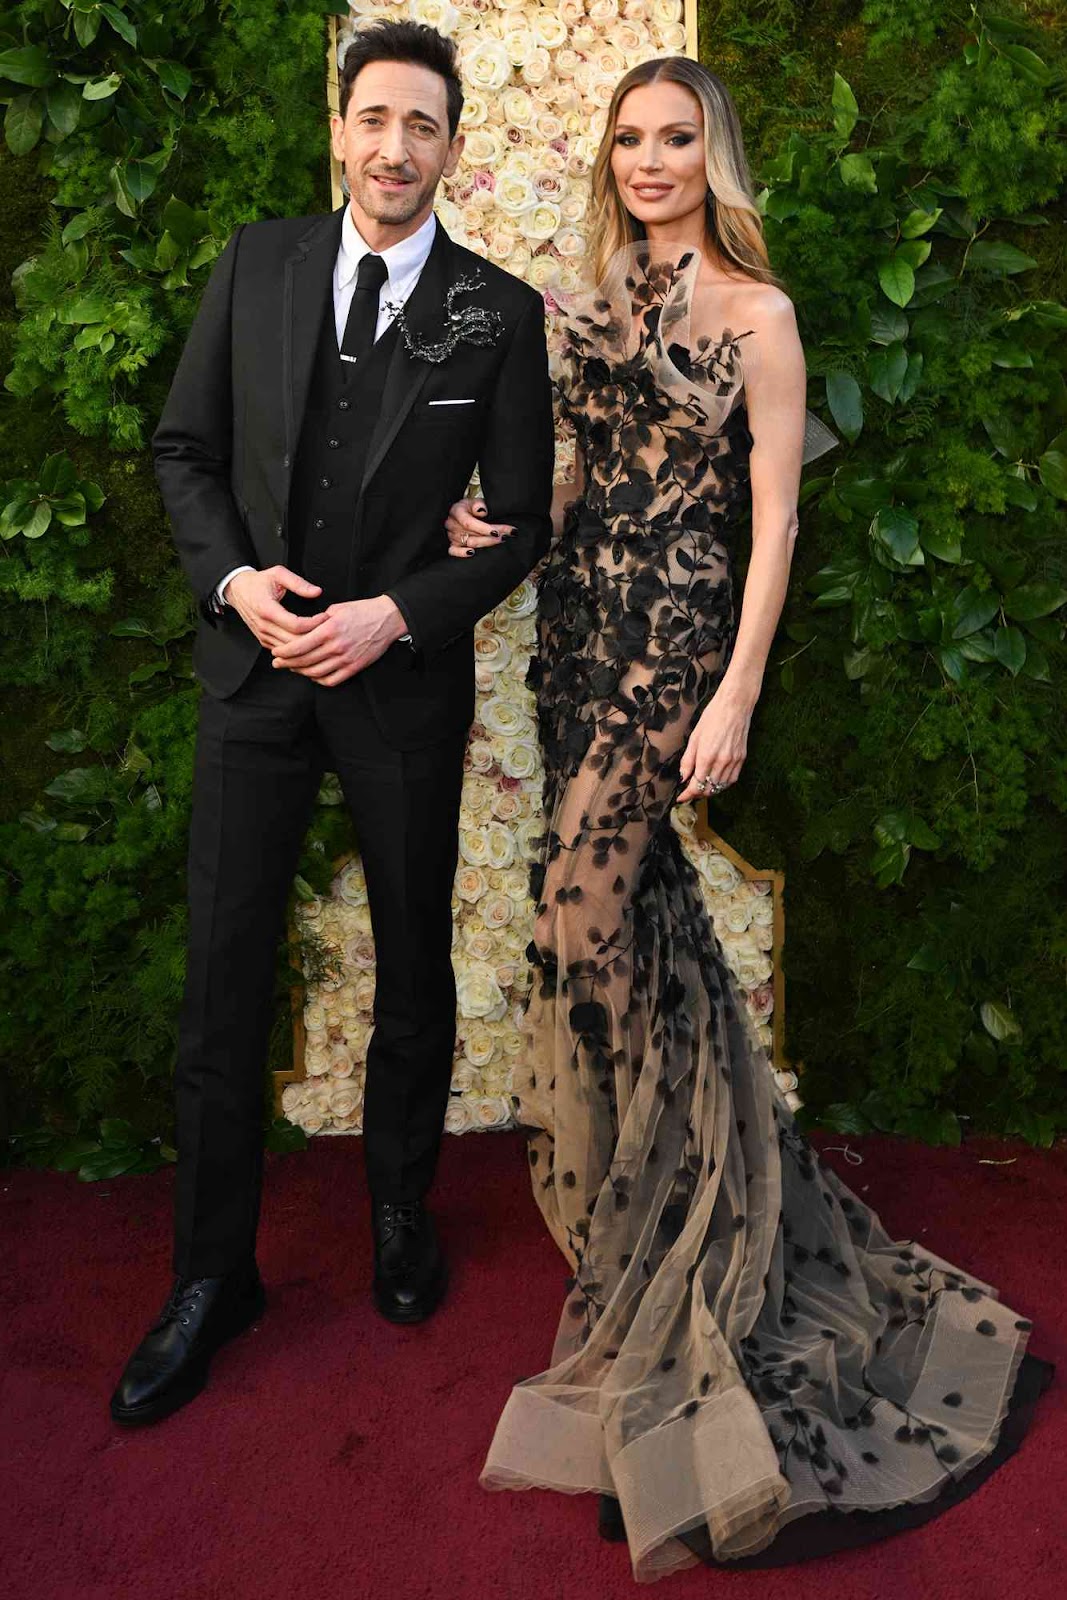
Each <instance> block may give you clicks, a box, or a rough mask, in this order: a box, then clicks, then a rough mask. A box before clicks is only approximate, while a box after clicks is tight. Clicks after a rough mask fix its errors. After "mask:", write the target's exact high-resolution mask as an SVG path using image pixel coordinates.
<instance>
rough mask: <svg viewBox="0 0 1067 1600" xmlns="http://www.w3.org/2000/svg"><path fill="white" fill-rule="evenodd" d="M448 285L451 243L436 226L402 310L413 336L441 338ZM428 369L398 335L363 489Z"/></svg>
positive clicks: (399, 424)
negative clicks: (417, 276)
mask: <svg viewBox="0 0 1067 1600" xmlns="http://www.w3.org/2000/svg"><path fill="white" fill-rule="evenodd" d="M451 282H452V241H451V239H450V238H449V237H448V234H447V233H446V232H445V230H444V228H442V226H441V224H440V223H438V224H437V232H436V233H435V235H434V241H433V245H432V246H431V248H430V254H429V255H428V256H427V258H426V265H425V266H424V267H423V269H422V272H421V273H420V274H419V281H418V283H417V284H416V285H415V288H414V289H413V291H412V293H411V295H410V296H409V298H408V301H407V304H406V305H405V307H404V319H405V321H406V322H407V324H408V326H409V328H410V329H411V331H412V333H413V334H414V335H416V336H422V337H423V338H435V337H436V338H439V337H440V329H441V326H442V324H443V322H444V310H445V294H446V293H447V291H448V287H449V285H450V284H451ZM431 368H432V363H431V362H429V361H420V360H419V359H418V358H417V357H415V356H410V355H409V354H408V352H407V349H406V347H405V345H404V338H403V335H402V334H401V335H400V336H399V337H398V339H397V341H396V345H395V346H394V349H393V354H392V357H391V359H390V362H389V371H388V373H387V374H386V379H385V388H384V390H383V393H382V407H381V411H380V412H379V414H378V420H377V422H376V423H375V427H374V432H373V434H372V435H371V441H370V445H369V447H368V449H367V461H366V466H365V467H364V469H363V485H362V487H363V488H364V489H366V487H367V485H368V483H369V482H370V480H371V478H372V477H373V476H374V474H375V473H376V472H377V470H378V468H379V467H380V466H381V464H382V461H383V460H384V459H385V455H386V452H387V451H388V449H389V446H390V445H391V444H392V442H393V440H394V439H395V438H396V436H397V433H398V432H399V431H400V428H401V425H402V424H403V422H404V419H405V417H406V416H407V414H408V412H409V411H410V410H411V408H412V406H413V405H414V404H415V400H416V398H417V397H418V393H419V390H420V389H421V388H422V386H423V384H424V383H425V382H426V379H427V378H428V377H429V375H430V371H431Z"/></svg>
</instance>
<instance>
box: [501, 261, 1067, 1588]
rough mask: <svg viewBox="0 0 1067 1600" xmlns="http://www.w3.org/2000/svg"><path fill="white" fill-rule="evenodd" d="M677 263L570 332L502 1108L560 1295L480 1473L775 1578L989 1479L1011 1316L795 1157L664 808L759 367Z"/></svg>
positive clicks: (1013, 1340) (722, 597)
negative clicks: (540, 776) (514, 1033)
mask: <svg viewBox="0 0 1067 1600" xmlns="http://www.w3.org/2000/svg"><path fill="white" fill-rule="evenodd" d="M698 266H699V262H698V260H697V258H695V257H694V256H688V257H686V256H681V257H679V258H678V259H676V260H667V261H657V262H653V261H652V260H651V259H650V258H649V253H648V249H647V247H644V246H635V247H633V248H631V249H630V250H628V251H626V252H624V253H622V254H621V255H620V256H619V257H617V258H616V259H615V261H614V262H613V271H612V275H611V277H610V278H609V280H608V281H607V282H606V283H605V284H604V285H603V286H601V288H600V289H599V290H598V291H597V292H596V293H595V294H594V295H592V296H590V297H588V298H587V299H576V300H575V301H573V302H572V303H570V304H569V305H568V307H567V309H566V312H565V316H564V336H565V348H564V351H563V355H562V364H561V378H560V382H559V394H560V401H561V404H562V406H563V409H564V411H565V413H566V414H567V415H568V416H569V417H570V419H571V420H572V421H573V423H574V426H575V429H576V431H577V436H578V441H579V443H580V446H581V449H582V453H583V456H584V460H585V464H586V472H587V482H586V485H585V488H584V491H583V494H582V496H581V498H580V499H579V500H578V501H577V502H576V503H575V504H574V505H573V506H572V507H571V508H570V510H569V513H568V518H567V521H566V524H565V527H564V530H563V534H562V537H561V539H560V541H559V543H558V545H557V547H556V548H555V550H554V551H553V553H552V554H551V556H550V557H549V560H548V563H547V564H546V567H545V569H544V570H543V573H542V576H541V578H540V582H539V616H538V625H539V653H538V656H537V658H535V661H534V663H533V666H532V669H531V681H532V683H533V685H534V687H535V689H536V692H537V699H538V713H539V722H540V734H541V740H542V745H543V751H544V760H545V795H544V798H545V814H546V819H547V833H546V835H545V839H544V843H543V850H542V853H541V859H540V860H539V861H538V862H537V863H536V864H535V866H534V868H533V880H534V882H533V888H534V897H535V900H536V902H537V915H536V923H535V930H534V947H535V949H536V959H535V965H536V968H537V970H536V972H535V985H534V992H533V996H532V999H531V1002H530V1005H529V1008H528V1013H527V1028H528V1034H529V1055H528V1056H527V1057H526V1058H525V1061H526V1062H527V1063H528V1066H527V1065H524V1066H523V1067H522V1068H520V1069H518V1070H517V1071H516V1075H515V1078H516V1082H515V1097H516V1109H517V1115H518V1118H519V1121H520V1123H522V1124H523V1125H524V1126H525V1127H526V1128H527V1129H528V1130H529V1160H530V1171H531V1175H532V1180H533V1188H534V1193H535V1195H536V1198H537V1201H538V1203H539V1205H540V1207H541V1210H542V1212H543V1214H544V1218H545V1221H546V1223H547V1225H548V1227H549V1229H550V1230H551V1232H552V1234H553V1236H554V1237H555V1239H556V1241H557V1242H558V1244H559V1246H560V1248H561V1250H562V1251H563V1252H564V1254H565V1255H566V1257H567V1258H568V1261H569V1262H570V1264H571V1270H572V1273H573V1276H572V1277H571V1278H570V1279H568V1293H567V1296H566V1300H565V1304H564V1307H563V1312H562V1317H561V1320H560V1324H559V1329H558V1333H557V1336H556V1342H555V1348H554V1350H553V1352H552V1358H551V1365H550V1367H549V1369H548V1370H547V1371H545V1372H542V1373H540V1374H539V1375H538V1376H536V1377H532V1378H528V1379H526V1380H525V1381H523V1382H521V1383H519V1384H517V1385H516V1387H515V1388H514V1389H513V1391H512V1394H511V1396H510V1399H509V1400H508V1403H507V1405H506V1407H505V1410H504V1413H503V1415H502V1417H501V1419H500V1422H499V1424H498V1427H497V1430H496V1434H495V1437H494V1439H493V1443H492V1447H491V1450H490V1452H489V1456H488V1460H487V1462H486V1465H485V1468H484V1472H483V1475H482V1483H483V1484H484V1485H485V1486H486V1487H490V1488H515V1489H517V1488H526V1487H532V1486H542V1487H549V1488H554V1489H557V1490H562V1491H564V1492H568V1493H573V1492H578V1491H582V1490H593V1491H600V1492H601V1493H603V1494H606V1495H610V1496H613V1497H617V1500H618V1502H619V1506H620V1507H621V1514H622V1521H623V1522H624V1524H625V1534H626V1537H627V1539H628V1541H629V1545H630V1553H631V1557H632V1561H633V1566H634V1572H635V1576H636V1577H637V1578H639V1579H650V1578H655V1577H658V1576H660V1575H662V1574H664V1573H666V1572H668V1571H670V1570H671V1569H673V1568H675V1567H678V1566H681V1565H686V1564H689V1563H692V1562H694V1561H696V1560H698V1559H704V1560H706V1561H709V1562H719V1561H722V1562H736V1561H737V1560H739V1559H741V1560H743V1559H745V1558H753V1557H757V1558H759V1553H760V1552H766V1556H765V1557H764V1558H760V1559H759V1560H758V1564H761V1565H762V1564H769V1563H770V1562H772V1561H774V1560H776V1559H787V1558H788V1559H800V1558H802V1557H803V1556H805V1555H810V1554H813V1553H817V1552H818V1551H819V1550H821V1549H829V1548H834V1547H835V1544H836V1545H840V1544H841V1543H855V1542H859V1540H860V1539H862V1538H864V1537H876V1536H880V1535H881V1534H884V1533H885V1532H890V1531H893V1530H894V1529H895V1528H896V1527H898V1526H906V1525H908V1522H909V1518H908V1516H907V1513H908V1512H909V1511H911V1512H913V1513H914V1512H915V1511H916V1510H917V1509H918V1508H921V1507H925V1508H926V1514H930V1512H931V1511H933V1510H937V1509H940V1508H941V1507H942V1506H943V1505H946V1504H948V1503H949V1501H950V1499H951V1498H952V1490H953V1487H954V1486H955V1485H958V1484H961V1483H962V1482H963V1480H964V1479H965V1478H966V1475H967V1474H969V1473H972V1474H973V1472H974V1469H976V1468H977V1467H978V1464H979V1463H982V1462H983V1461H987V1470H990V1463H989V1462H988V1460H987V1458H990V1457H991V1456H992V1455H993V1452H994V1450H995V1447H996V1446H997V1444H998V1437H999V1436H1000V1435H1001V1433H1002V1432H1006V1431H1007V1430H1005V1429H1003V1428H1002V1424H1003V1423H1004V1421H1005V1418H1006V1417H1008V1415H1009V1409H1010V1403H1011V1401H1012V1395H1013V1389H1014V1387H1015V1385H1016V1380H1017V1377H1018V1375H1019V1369H1020V1366H1021V1364H1022V1363H1023V1360H1024V1350H1025V1346H1026V1343H1027V1338H1028V1333H1029V1329H1030V1323H1029V1322H1028V1321H1027V1320H1026V1319H1025V1318H1024V1317H1022V1316H1020V1315H1018V1314H1017V1313H1016V1312H1015V1311H1013V1310H1011V1309H1010V1308H1008V1307H1007V1306H1005V1305H1003V1304H1002V1303H1000V1301H999V1300H998V1298H997V1293H996V1290H995V1289H993V1288H992V1287H990V1285H988V1284H986V1283H983V1282H982V1281H981V1280H980V1279H978V1278H975V1277H974V1276H972V1275H971V1274H970V1273H968V1272H966V1271H964V1270H962V1269H961V1268H959V1267H955V1266H953V1265H951V1264H950V1263H949V1262H947V1261H943V1260H942V1259H941V1258H940V1257H938V1256H936V1255H934V1254H933V1253H932V1252H931V1251H930V1250H928V1249H926V1248H925V1247H924V1248H919V1247H918V1246H916V1245H914V1244H909V1243H904V1242H899V1241H894V1240H893V1239H891V1238H890V1237H889V1235H888V1234H887V1233H886V1231H885V1229H884V1228H883V1227H882V1225H881V1223H880V1222H879V1220H878V1218H877V1216H875V1215H874V1213H873V1212H872V1211H871V1210H870V1209H869V1208H868V1207H867V1206H866V1205H865V1204H864V1203H863V1202H862V1201H861V1200H859V1199H858V1198H857V1197H856V1196H855V1195H854V1194H852V1193H851V1192H850V1191H849V1190H848V1189H847V1188H846V1187H845V1185H844V1184H843V1183H842V1182H840V1180H839V1179H838V1178H837V1177H836V1176H835V1175H834V1173H833V1172H832V1171H830V1170H828V1169H826V1168H824V1167H822V1166H821V1165H820V1163H819V1162H818V1160H817V1158H816V1157H815V1155H814V1153H813V1151H812V1149H811V1147H810V1146H809V1144H808V1143H807V1141H806V1140H805V1139H804V1138H803V1137H802V1136H801V1135H800V1134H799V1133H798V1132H797V1131H796V1129H795V1127H794V1119H793V1116H792V1114H791V1113H790V1111H789V1109H788V1107H787V1106H786V1104H785V1101H784V1099H783V1097H782V1095H781V1094H780V1093H779V1091H778V1089H777V1087H776V1085H775V1082H774V1077H773V1074H772V1072H771V1070H770V1067H769V1063H768V1060H767V1057H766V1054H765V1052H764V1050H763V1048H762V1046H761V1045H760V1044H759V1042H758V1039H757V1037H756V1035H755V1031H754V1027H753V1025H752V1023H751V1021H750V1020H749V1016H748V1012H747V1008H746V1006H745V1003H744V999H743V997H742V995H741V994H740V992H739V990H738V988H737V986H736V983H735V981H734V979H733V977H732V975H731V973H730V972H729V971H728V969H727V967H726V966H725V964H724V961H723V959H722V954H721V951H720V948H719V945H718V943H717V940H716V937H715V933H714V929H713V928H712V926H711V925H710V922H709V919H708V916H707V913H706V911H705V908H704V904H703V901H702V899H701V894H700V890H699V886H698V880H697V878H696V874H695V872H694V870H693V869H692V867H691V866H690V865H689V864H688V862H687V861H686V859H685V857H684V856H683V854H682V852H681V849H680V847H679V843H678V839H677V836H676V834H675V832H674V830H673V828H672V826H671V823H670V815H669V814H670V808H671V805H672V802H673V800H674V797H675V796H676V794H677V793H678V791H679V787H680V783H679V771H678V769H679V761H680V757H681V754H682V752H683V750H684V748H685V744H686V741H687V739H688V736H689V733H690V730H691V729H692V727H693V725H694V723H695V721H696V719H697V717H698V716H699V714H700V712H701V711H702V709H703V708H704V706H705V705H706V704H707V702H708V700H709V698H710V697H711V695H712V694H713V692H714V690H715V687H716V684H717V683H718V681H719V679H720V677H721V675H722V673H723V670H724V668H725V666H726V663H727V661H728V659H729V656H730V651H731V647H732V642H733V638H734V631H735V627H736V616H737V609H738V607H737V597H736V595H735V593H734V587H733V581H732V562H731V553H732V546H733V543H734V539H735V533H734V530H735V525H736V523H737V519H738V515H739V512H740V510H741V507H742V502H743V498H744V496H745V494H746V491H747V473H748V455H749V449H750V446H751V444H752V437H751V434H750V433H749V430H748V427H747V419H746V410H745V396H744V374H745V368H746V363H749V364H751V362H752V360H753V359H754V358H758V352H757V351H756V350H755V348H754V335H753V334H752V333H751V331H750V330H747V329H745V328H740V327H739V328H737V329H731V328H730V327H725V326H723V324H722V320H721V316H720V318H719V319H718V326H716V317H715V308H714V304H713V303H705V299H704V297H703V296H702V297H701V298H700V299H696V298H695V286H696V273H697V269H698ZM695 304H696V305H697V306H698V307H700V308H701V309H700V313H699V316H696V315H694V305H695ZM1027 1360H1028V1362H1029V1363H1030V1367H1031V1369H1032V1370H1031V1374H1030V1376H1031V1389H1033V1390H1034V1391H1035V1392H1036V1389H1039V1388H1040V1387H1041V1386H1042V1385H1043V1383H1044V1382H1046V1381H1047V1378H1048V1375H1049V1374H1048V1369H1045V1368H1044V1364H1043V1363H1036V1362H1033V1358H1027ZM1037 1369H1041V1370H1040V1372H1038V1370H1037ZM1021 1387H1022V1385H1020V1388H1021ZM1018 1398H1019V1397H1018V1395H1016V1397H1015V1399H1016V1404H1018ZM1001 1444H1002V1447H1006V1441H1001ZM992 1464H993V1465H995V1461H993V1462H992ZM969 1487H970V1485H967V1488H968V1489H969ZM964 1492H967V1489H965V1490H964ZM957 1497H958V1495H957ZM892 1508H897V1511H896V1513H894V1514H893V1515H891V1516H889V1518H888V1521H887V1518H886V1515H885V1513H888V1512H891V1511H892ZM848 1512H863V1513H883V1515H882V1516H881V1517H879V1516H877V1515H876V1516H870V1515H868V1516H867V1517H866V1518H864V1517H863V1516H859V1517H847V1516H842V1515H841V1513H848ZM819 1513H822V1514H824V1515H816V1514H819ZM827 1513H828V1514H829V1515H825V1514H827ZM800 1518H803V1519H805V1521H804V1523H803V1525H802V1526H803V1529H804V1530H805V1537H804V1538H803V1539H802V1540H801V1541H799V1542H798V1541H797V1540H796V1538H795V1537H794V1539H793V1540H792V1542H791V1544H790V1541H789V1540H787V1539H786V1538H785V1537H784V1535H783V1530H784V1529H786V1527H787V1525H789V1524H792V1523H793V1522H794V1521H795V1519H800ZM910 1520H912V1521H914V1520H922V1517H921V1515H918V1516H916V1515H912V1516H911V1518H910ZM830 1523H834V1524H835V1525H836V1526H837V1527H840V1526H841V1525H842V1524H849V1527H848V1528H847V1529H846V1530H844V1531H843V1533H842V1534H841V1535H840V1536H837V1537H836V1539H835V1531H834V1529H829V1528H828V1524H830ZM817 1527H818V1528H820V1529H821V1534H822V1535H824V1534H825V1533H826V1532H829V1535H830V1537H829V1539H827V1538H825V1537H824V1536H821V1534H818V1533H817V1534H816V1537H815V1538H814V1539H812V1538H811V1537H809V1535H810V1533H811V1530H813V1529H815V1528H817ZM790 1531H791V1532H795V1530H792V1529H791V1530H790ZM787 1545H788V1546H789V1548H788V1550H787V1549H786V1547H787ZM782 1552H784V1553H782Z"/></svg>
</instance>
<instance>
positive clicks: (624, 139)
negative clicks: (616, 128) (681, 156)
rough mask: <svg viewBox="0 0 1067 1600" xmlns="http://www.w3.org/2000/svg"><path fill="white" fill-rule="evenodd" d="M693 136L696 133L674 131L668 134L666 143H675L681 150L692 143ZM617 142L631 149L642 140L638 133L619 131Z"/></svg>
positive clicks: (616, 136)
mask: <svg viewBox="0 0 1067 1600" xmlns="http://www.w3.org/2000/svg"><path fill="white" fill-rule="evenodd" d="M693 138H694V135H693V134H691V133H672V134H670V135H668V138H667V140H666V143H667V144H671V145H674V146H675V148H676V149H678V150H680V149H682V147H683V146H684V145H687V144H692V142H693ZM615 143H616V144H619V145H622V146H623V147H624V149H627V150H629V149H632V148H633V146H634V145H635V144H639V143H640V140H639V139H638V137H637V135H636V133H617V134H616V135H615Z"/></svg>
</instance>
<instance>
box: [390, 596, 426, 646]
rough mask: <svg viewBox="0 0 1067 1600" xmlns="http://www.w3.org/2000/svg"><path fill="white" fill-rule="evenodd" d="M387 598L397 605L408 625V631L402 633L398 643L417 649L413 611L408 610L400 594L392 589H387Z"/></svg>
mask: <svg viewBox="0 0 1067 1600" xmlns="http://www.w3.org/2000/svg"><path fill="white" fill-rule="evenodd" d="M385 598H386V599H387V600H391V601H392V602H393V604H394V606H396V609H397V610H398V611H399V612H400V615H401V616H402V617H403V619H404V621H405V622H406V623H407V626H408V631H407V633H402V634H401V635H400V637H399V639H398V640H397V641H396V642H397V644H406V645H407V646H408V648H409V650H417V649H418V648H419V646H418V643H417V642H416V634H415V628H414V624H413V623H412V620H411V612H410V611H409V610H408V608H407V606H406V605H405V604H404V602H403V600H401V598H400V596H399V595H398V594H394V593H393V592H392V590H390V589H387V590H386V592H385Z"/></svg>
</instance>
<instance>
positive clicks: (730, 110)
mask: <svg viewBox="0 0 1067 1600" xmlns="http://www.w3.org/2000/svg"><path fill="white" fill-rule="evenodd" d="M649 83H678V84H681V85H682V87H683V88H686V89H688V90H689V91H690V92H691V93H692V94H694V95H695V96H696V98H697V100H698V101H699V103H700V108H701V111H702V112H703V114H704V161H705V167H706V170H707V175H708V197H707V202H706V213H707V217H706V220H707V236H708V239H709V241H710V243H711V244H712V245H713V246H714V247H715V249H716V250H717V252H718V254H719V255H720V257H721V258H722V261H723V263H724V265H725V266H726V268H727V270H728V271H729V270H731V269H736V270H737V271H738V272H740V273H743V274H744V275H745V276H746V277H749V278H755V279H756V280H757V281H758V282H759V283H773V284H778V279H777V278H776V276H775V274H774V272H773V271H772V270H771V264H770V260H769V257H768V255H767V246H766V244H765V242H764V238H763V221H762V218H761V217H760V214H759V211H758V210H757V209H756V202H755V199H754V197H753V194H752V180H751V178H750V177H749V171H748V158H747V157H746V155H745V146H744V140H743V139H742V137H741V124H740V122H739V121H738V117H737V111H736V109H735V108H734V103H733V101H732V100H731V99H730V95H729V91H728V90H727V88H726V85H725V84H724V83H723V82H722V80H721V79H720V78H717V77H716V76H715V74H714V73H713V72H709V71H708V69H707V67H702V66H701V65H700V63H699V62H697V61H691V60H690V59H689V57H688V56H666V57H664V58H662V59H661V60H658V61H643V62H642V63H641V65H640V66H637V67H632V68H631V69H630V71H629V72H628V73H627V74H626V76H625V77H624V78H621V79H620V81H619V83H618V85H617V87H616V89H615V93H614V94H613V95H612V97H611V104H610V105H609V106H608V120H607V126H606V127H605V129H604V137H603V139H602V140H601V142H600V149H599V150H598V151H597V156H596V161H595V163H594V165H593V220H592V225H591V227H590V230H589V251H590V258H591V263H592V268H593V272H594V274H595V281H596V282H597V283H600V282H602V281H603V280H604V278H605V276H606V273H607V268H608V262H609V261H610V260H611V257H612V256H613V255H614V254H615V253H616V251H618V250H621V249H623V248H624V246H626V245H628V244H633V243H634V242H635V241H636V240H638V239H643V238H644V237H645V230H644V228H643V227H642V225H641V223H639V222H638V220H637V218H636V217H635V216H633V215H632V213H631V212H629V211H628V210H627V209H626V207H625V205H624V204H623V202H622V197H621V195H620V194H619V186H618V184H617V183H616V182H615V174H614V173H613V172H612V170H611V156H612V151H613V150H614V148H615V127H616V123H617V122H618V117H619V107H620V105H621V104H622V102H623V100H624V99H625V97H626V96H627V95H628V94H629V92H630V90H631V89H637V88H640V87H641V86H643V85H644V84H649Z"/></svg>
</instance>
